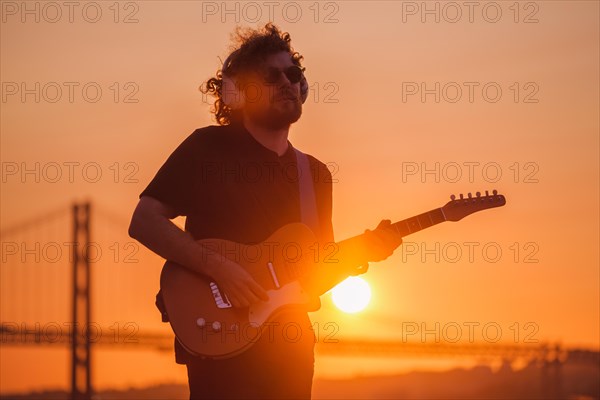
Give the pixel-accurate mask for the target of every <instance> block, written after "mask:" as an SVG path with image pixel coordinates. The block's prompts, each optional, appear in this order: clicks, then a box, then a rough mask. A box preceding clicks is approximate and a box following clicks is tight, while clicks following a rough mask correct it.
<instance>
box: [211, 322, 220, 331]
mask: <svg viewBox="0 0 600 400" xmlns="http://www.w3.org/2000/svg"><path fill="white" fill-rule="evenodd" d="M212 328H213V330H214V331H217V332H218V331H220V330H221V323H220V322H219V321H215V322H213V323H212Z"/></svg>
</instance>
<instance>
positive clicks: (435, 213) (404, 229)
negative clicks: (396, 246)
mask: <svg viewBox="0 0 600 400" xmlns="http://www.w3.org/2000/svg"><path fill="white" fill-rule="evenodd" d="M444 221H446V218H445V217H444V212H443V211H442V209H441V208H436V209H435V210H431V211H427V212H424V213H423V214H419V215H416V216H414V217H411V218H407V219H404V220H402V221H398V222H396V223H394V224H392V227H394V228H395V229H396V232H398V234H399V235H400V236H402V237H404V236H406V235H410V234H411V233H415V232H418V231H420V230H422V229H425V228H429V227H430V226H433V225H436V224H439V223H440V222H444Z"/></svg>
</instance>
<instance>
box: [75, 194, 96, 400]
mask: <svg viewBox="0 0 600 400" xmlns="http://www.w3.org/2000/svg"><path fill="white" fill-rule="evenodd" d="M90 208H91V207H90V203H89V202H85V203H83V204H77V203H75V204H73V206H72V213H73V214H72V215H73V246H72V252H73V253H72V261H73V271H72V273H73V274H72V278H73V280H72V282H73V298H72V302H73V303H72V305H73V308H72V318H73V320H72V321H73V325H72V329H71V398H72V400H91V398H92V381H91V368H90V367H91V354H92V353H91V343H90V331H89V328H90V322H91V319H90V308H91V304H90V299H91V296H90V287H91V285H90V256H89V250H90Z"/></svg>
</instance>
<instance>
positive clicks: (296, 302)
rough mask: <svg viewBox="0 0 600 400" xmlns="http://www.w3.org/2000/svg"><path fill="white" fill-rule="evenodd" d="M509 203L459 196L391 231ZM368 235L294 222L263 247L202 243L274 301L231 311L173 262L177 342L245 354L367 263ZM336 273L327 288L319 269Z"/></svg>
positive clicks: (212, 286)
mask: <svg viewBox="0 0 600 400" xmlns="http://www.w3.org/2000/svg"><path fill="white" fill-rule="evenodd" d="M504 204H506V199H505V198H504V196H502V195H500V194H498V193H497V192H496V191H495V190H494V191H493V194H489V193H488V192H487V191H486V192H485V195H481V194H480V193H479V192H477V193H476V196H472V195H471V193H469V194H468V196H467V197H464V196H463V195H462V194H461V195H460V198H458V199H457V198H455V196H454V195H453V196H451V201H450V202H448V203H447V204H446V205H444V206H443V207H440V208H436V209H434V210H431V211H428V212H425V213H423V214H419V215H417V216H414V217H411V218H408V219H405V220H402V221H399V222H396V223H394V224H392V225H391V228H390V229H395V230H396V232H397V233H398V235H400V236H401V237H404V236H406V235H409V234H411V233H415V232H418V231H420V230H422V229H425V228H429V227H431V226H434V225H437V224H439V223H441V222H445V221H459V220H461V219H462V218H464V217H466V216H467V215H470V214H473V213H475V212H477V211H481V210H486V209H489V208H495V207H500V206H503V205H504ZM362 236H363V235H358V236H355V237H352V238H349V239H346V240H343V241H340V242H337V243H324V244H322V243H318V241H317V240H316V237H315V235H314V234H313V233H312V231H311V230H310V229H309V228H308V227H307V226H306V225H304V224H301V223H293V224H289V225H285V226H283V227H282V228H280V229H278V230H277V231H275V232H274V233H273V234H272V235H271V236H270V237H269V238H268V239H267V240H265V241H264V242H262V243H257V244H240V243H235V242H232V241H228V240H222V239H202V240H199V241H198V243H199V244H201V245H202V248H203V249H206V251H207V253H206V254H207V255H208V254H212V255H213V256H214V255H215V254H217V255H220V256H221V257H226V258H228V259H230V260H232V261H235V262H236V263H238V264H240V265H241V266H242V267H243V268H244V269H246V271H247V272H248V273H250V275H251V276H252V277H253V278H254V279H255V280H256V281H257V283H258V284H260V285H261V286H262V287H263V288H264V289H265V290H266V291H267V293H268V295H269V300H268V301H259V302H257V303H254V304H252V305H251V306H250V307H240V308H238V307H232V305H231V303H230V302H229V299H228V298H227V294H226V293H224V292H223V291H222V290H221V289H220V288H219V286H218V285H217V283H216V282H215V281H213V280H211V278H209V277H206V276H204V275H200V274H197V273H194V272H193V271H191V270H189V269H188V268H185V267H183V266H181V265H179V264H176V263H173V262H170V261H167V262H166V263H165V265H164V267H163V269H162V272H161V277H160V286H161V291H162V296H163V301H164V304H165V308H166V311H167V314H168V316H169V322H170V323H171V327H172V329H173V332H174V333H175V336H176V337H177V340H178V341H179V343H181V345H182V346H183V347H184V348H185V349H186V350H187V351H188V352H190V353H192V354H195V355H197V356H201V357H205V358H214V359H218V358H229V357H233V356H234V355H236V354H239V353H241V352H243V351H245V350H247V349H248V348H250V347H251V346H252V345H253V344H254V343H255V342H256V341H257V340H258V338H259V337H260V335H261V333H262V331H263V330H264V329H265V325H266V323H267V322H268V321H270V320H272V319H273V318H274V317H276V316H277V314H278V313H279V312H280V311H282V310H285V309H289V308H294V307H299V308H303V309H305V310H310V308H311V305H312V307H313V308H314V304H315V303H314V301H315V299H316V298H317V296H319V295H321V294H323V293H325V292H326V291H327V290H329V289H331V288H332V287H333V286H335V285H337V284H338V283H339V282H341V281H342V280H344V279H345V278H346V277H348V276H349V275H351V272H350V271H352V270H354V271H355V270H356V267H357V266H360V265H363V264H364V263H365V262H366V261H368V260H369V249H368V248H367V247H366V245H365V243H363V242H364V238H362ZM332 268H337V269H338V270H339V271H336V273H337V275H339V279H335V282H327V283H326V284H325V285H324V284H323V283H322V282H320V281H319V279H317V278H316V276H318V271H319V270H321V271H323V269H332ZM329 271H331V270H329ZM346 272H347V273H346ZM317 308H318V307H317Z"/></svg>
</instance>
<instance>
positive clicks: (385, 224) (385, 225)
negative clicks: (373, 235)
mask: <svg viewBox="0 0 600 400" xmlns="http://www.w3.org/2000/svg"><path fill="white" fill-rule="evenodd" d="M390 225H392V221H391V220H389V219H382V220H381V222H379V225H377V228H375V229H385V228H389V227H390Z"/></svg>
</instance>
